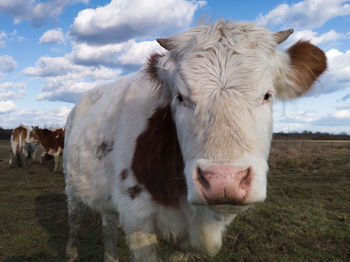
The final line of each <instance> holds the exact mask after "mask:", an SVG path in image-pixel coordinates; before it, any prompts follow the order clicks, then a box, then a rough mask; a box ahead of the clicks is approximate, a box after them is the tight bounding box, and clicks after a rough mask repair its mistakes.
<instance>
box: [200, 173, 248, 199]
mask: <svg viewBox="0 0 350 262" xmlns="http://www.w3.org/2000/svg"><path fill="white" fill-rule="evenodd" d="M195 172H196V174H195V177H196V179H195V184H196V186H197V187H198V188H199V190H200V191H201V193H202V195H203V197H204V198H205V200H206V202H207V203H208V204H225V203H227V204H242V203H243V201H244V200H245V199H246V198H247V197H248V194H249V190H250V188H251V182H252V178H253V174H252V170H251V168H250V167H248V168H242V167H236V166H213V167H209V168H205V169H202V168H200V167H197V170H196V171H195Z"/></svg>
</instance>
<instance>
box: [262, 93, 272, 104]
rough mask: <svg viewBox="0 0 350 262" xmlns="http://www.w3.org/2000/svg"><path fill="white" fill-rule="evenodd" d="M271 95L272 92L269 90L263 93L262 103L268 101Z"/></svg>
mask: <svg viewBox="0 0 350 262" xmlns="http://www.w3.org/2000/svg"><path fill="white" fill-rule="evenodd" d="M271 97H272V94H271V93H270V92H267V93H266V94H265V95H264V99H263V101H262V104H267V103H269V102H270V100H271Z"/></svg>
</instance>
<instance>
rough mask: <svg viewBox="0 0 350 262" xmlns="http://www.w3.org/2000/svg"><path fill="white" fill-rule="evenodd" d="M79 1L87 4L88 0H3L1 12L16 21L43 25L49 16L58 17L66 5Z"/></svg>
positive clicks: (0, 7) (0, 3) (0, 6)
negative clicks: (27, 21)
mask: <svg viewBox="0 0 350 262" xmlns="http://www.w3.org/2000/svg"><path fill="white" fill-rule="evenodd" d="M79 2H82V3H85V4H86V3H88V0H51V1H35V0H32V1H28V0H2V1H0V12H3V13H6V14H8V15H9V16H11V17H12V18H13V19H14V22H15V23H19V22H21V21H22V20H29V21H31V22H32V23H33V24H34V25H36V26H41V25H42V24H43V23H44V22H45V20H46V18H47V17H50V18H54V17H57V16H59V15H60V14H61V13H62V11H63V9H64V7H65V6H67V5H71V4H75V3H79Z"/></svg>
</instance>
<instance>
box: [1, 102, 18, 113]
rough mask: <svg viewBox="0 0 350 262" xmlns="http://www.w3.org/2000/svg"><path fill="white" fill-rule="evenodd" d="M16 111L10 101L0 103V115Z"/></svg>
mask: <svg viewBox="0 0 350 262" xmlns="http://www.w3.org/2000/svg"><path fill="white" fill-rule="evenodd" d="M16 109H17V106H16V105H15V104H14V103H13V102H12V101H0V114H5V113H9V112H11V111H14V110H16Z"/></svg>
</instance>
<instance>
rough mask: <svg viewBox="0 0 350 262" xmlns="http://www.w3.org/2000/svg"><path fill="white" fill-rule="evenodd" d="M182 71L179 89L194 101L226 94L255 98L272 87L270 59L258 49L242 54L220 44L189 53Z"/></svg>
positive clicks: (180, 65) (182, 65)
mask: <svg viewBox="0 0 350 262" xmlns="http://www.w3.org/2000/svg"><path fill="white" fill-rule="evenodd" d="M179 68H180V70H179V72H180V75H181V77H180V78H181V81H178V82H179V86H178V88H179V90H180V92H181V93H183V94H185V95H186V94H189V95H190V96H191V98H192V99H193V100H194V101H196V100H198V99H201V100H202V99H203V97H207V96H209V95H210V94H214V93H217V92H226V91H228V92H227V93H230V94H236V95H238V96H239V95H242V96H243V97H245V98H248V99H254V98H256V97H259V96H261V95H263V94H264V93H265V92H266V91H267V89H271V88H272V79H271V77H272V76H271V69H270V65H269V63H268V61H267V59H266V56H264V55H261V54H259V53H258V52H256V51H254V50H250V52H248V51H247V52H246V53H243V54H242V53H237V52H235V50H233V49H232V48H230V47H228V46H222V45H221V46H220V45H217V46H216V47H213V48H210V49H207V50H200V51H196V52H193V53H189V54H187V56H186V57H185V58H184V59H183V60H182V61H181V64H179ZM237 98H238V97H237Z"/></svg>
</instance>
